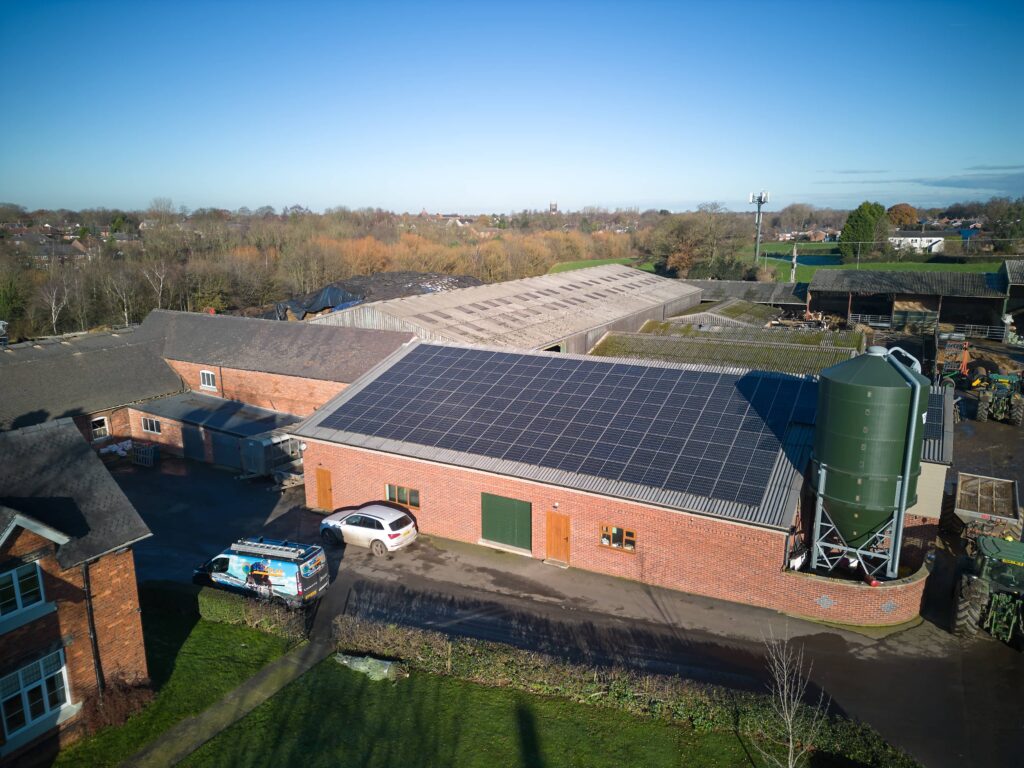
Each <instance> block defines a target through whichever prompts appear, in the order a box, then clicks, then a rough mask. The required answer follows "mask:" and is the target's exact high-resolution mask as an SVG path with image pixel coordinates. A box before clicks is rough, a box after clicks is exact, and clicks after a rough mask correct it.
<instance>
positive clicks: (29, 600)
mask: <svg viewBox="0 0 1024 768" xmlns="http://www.w3.org/2000/svg"><path fill="white" fill-rule="evenodd" d="M42 600H43V581H42V579H41V578H40V575H39V566H38V565H37V564H36V563H29V564H28V565H23V566H21V567H20V568H16V569H15V570H13V571H7V573H0V616H7V615H9V614H12V613H14V612H15V611H20V610H22V609H23V608H28V607H29V606H30V605H35V604H36V603H40V602H42Z"/></svg>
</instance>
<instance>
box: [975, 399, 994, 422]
mask: <svg viewBox="0 0 1024 768" xmlns="http://www.w3.org/2000/svg"><path fill="white" fill-rule="evenodd" d="M990 402H991V401H990V400H989V399H988V398H986V397H985V394H984V393H982V396H981V397H979V398H978V414H977V416H975V420H976V421H988V406H989V404H990Z"/></svg>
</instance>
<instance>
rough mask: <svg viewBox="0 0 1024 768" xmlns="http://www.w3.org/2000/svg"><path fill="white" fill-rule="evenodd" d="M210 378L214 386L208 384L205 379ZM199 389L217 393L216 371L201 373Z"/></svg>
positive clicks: (202, 371) (203, 371)
mask: <svg viewBox="0 0 1024 768" xmlns="http://www.w3.org/2000/svg"><path fill="white" fill-rule="evenodd" d="M206 376H209V377H210V380H211V381H212V382H213V383H212V384H207V383H206V381H205V379H204V377H206ZM199 388H200V389H205V390H208V391H210V392H216V391H217V374H216V373H215V372H214V371H208V370H205V369H204V370H201V371H199Z"/></svg>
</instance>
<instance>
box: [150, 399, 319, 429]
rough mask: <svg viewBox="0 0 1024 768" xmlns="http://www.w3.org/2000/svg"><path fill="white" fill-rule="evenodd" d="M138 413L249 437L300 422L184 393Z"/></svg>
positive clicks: (228, 402)
mask: <svg viewBox="0 0 1024 768" xmlns="http://www.w3.org/2000/svg"><path fill="white" fill-rule="evenodd" d="M136 410H138V411H140V412H141V413H145V414H149V415H152V416H157V417H161V418H165V419H171V420H173V421H182V422H185V423H186V424H196V425H199V426H202V427H208V428H210V429H216V430H218V431H219V432H226V433H228V434H229V435H235V436H237V437H251V436H253V435H259V434H262V433H264V432H269V431H271V430H273V429H278V428H280V427H286V426H288V425H290V424H295V423H296V422H298V421H301V419H300V417H298V416H293V415H291V414H289V413H280V412H278V411H268V410H267V409H266V408H257V407H256V406H255V405H246V404H245V403H239V402H236V401H234V400H225V399H223V398H220V397H212V396H210V395H202V394H199V393H198V392H185V393H183V394H180V395H174V396H173V397H161V398H160V399H159V400H151V401H149V402H148V403H142V404H141V405H139V406H137V407H136Z"/></svg>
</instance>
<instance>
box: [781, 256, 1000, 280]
mask: <svg viewBox="0 0 1024 768" xmlns="http://www.w3.org/2000/svg"><path fill="white" fill-rule="evenodd" d="M1001 264H1002V262H1001V261H977V262H973V263H971V264H934V263H928V262H917V261H880V262H864V261H862V262H861V263H860V268H861V269H880V270H886V271H890V272H998V271H999V267H1000V265H1001ZM819 269H857V265H856V264H838V265H836V266H824V267H819V266H814V265H809V264H798V265H797V268H796V280H797V282H798V283H807V282H810V279H811V277H812V276H813V275H814V273H815V272H817V271H818V270H819ZM780 274H785V276H786V279H788V276H789V266H788V265H786V266H785V269H782V270H781V272H780Z"/></svg>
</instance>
